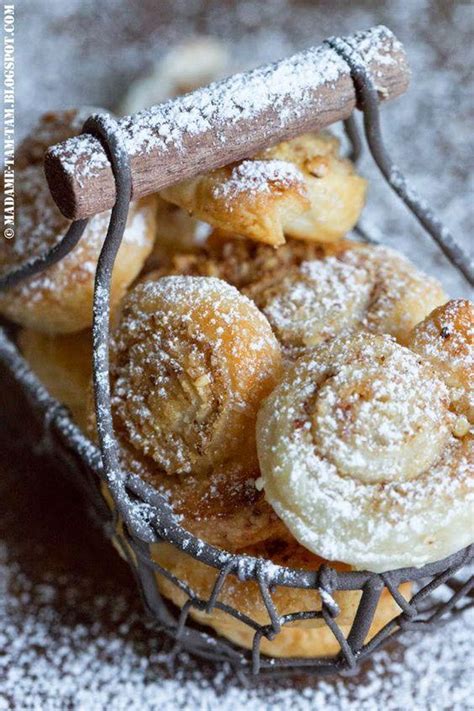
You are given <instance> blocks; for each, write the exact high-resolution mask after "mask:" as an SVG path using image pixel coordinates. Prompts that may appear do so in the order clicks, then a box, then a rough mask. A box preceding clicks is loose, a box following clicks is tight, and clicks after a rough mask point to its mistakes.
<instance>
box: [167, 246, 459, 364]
mask: <svg viewBox="0 0 474 711" xmlns="http://www.w3.org/2000/svg"><path fill="white" fill-rule="evenodd" d="M167 271H170V272H174V273H180V272H181V273H189V274H206V275H213V276H218V277H220V278H222V279H225V280H226V281H228V282H230V283H231V284H234V285H235V286H236V287H237V288H239V289H240V290H241V291H242V292H243V293H244V294H246V295H247V296H249V297H250V298H251V299H252V300H253V301H254V302H255V303H256V304H257V306H258V307H259V308H260V310H261V311H263V313H264V314H265V316H266V317H267V319H268V320H269V322H270V324H271V326H272V328H273V331H274V333H275V335H276V336H277V338H278V340H279V341H280V343H281V345H282V347H283V350H284V354H285V356H286V357H288V358H290V359H294V358H295V357H297V356H299V355H301V354H302V353H304V352H305V351H306V350H308V348H312V347H313V346H315V345H317V344H319V343H321V342H323V341H326V340H328V339H329V338H333V337H334V336H336V335H338V334H339V333H341V332H342V331H344V332H352V331H357V330H369V331H372V332H376V333H389V334H390V335H393V336H395V337H396V338H397V340H398V341H400V342H401V343H405V342H406V340H407V338H408V337H409V333H410V331H411V329H412V328H413V327H414V326H415V325H416V324H417V323H418V322H419V321H420V320H421V319H423V318H424V317H425V316H426V315H427V314H429V313H430V312H431V311H432V309H434V308H435V307H436V306H438V305H439V304H442V303H444V302H445V301H446V299H447V296H446V294H445V293H444V291H443V289H442V287H441V285H440V284H439V283H438V282H437V281H436V280H435V279H433V278H431V277H428V276H427V275H426V274H424V273H423V272H421V271H419V270H418V269H417V268H416V267H415V266H414V265H413V264H411V263H410V262H409V261H408V260H407V259H406V258H405V257H403V256H402V255H401V254H399V253H397V252H396V251H395V250H392V249H389V248H387V247H379V246H373V245H365V244H361V243H360V242H354V241H350V240H341V241H339V242H337V243H335V244H326V245H316V244H314V243H307V242H299V241H296V240H289V241H288V242H287V243H286V244H285V245H283V246H282V247H280V248H278V249H276V250H275V249H272V248H271V247H268V246H265V245H255V244H253V243H252V242H251V241H249V240H243V239H241V240H237V239H223V238H222V236H219V235H215V234H214V235H212V236H211V237H210V238H209V241H208V244H206V245H205V247H204V248H203V249H201V250H200V252H198V253H195V254H187V255H175V257H173V259H172V260H171V262H170V263H169V264H168V265H165V266H164V267H163V270H162V273H166V272H167Z"/></svg>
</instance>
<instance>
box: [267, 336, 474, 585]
mask: <svg viewBox="0 0 474 711" xmlns="http://www.w3.org/2000/svg"><path fill="white" fill-rule="evenodd" d="M444 377H445V375H444V371H443V370H442V369H441V370H438V369H437V368H436V367H434V366H433V364H432V363H431V362H430V361H429V360H427V359H425V358H422V357H420V356H419V355H418V354H415V353H414V352H413V351H411V350H409V349H408V348H405V347H403V346H400V345H398V344H397V343H396V342H395V341H394V340H393V339H392V338H390V337H389V336H382V335H373V334H370V333H366V332H361V333H358V334H355V335H352V336H340V337H338V338H335V339H333V340H331V341H329V342H328V343H325V344H322V345H320V346H318V347H317V348H315V349H313V351H310V352H309V353H308V354H306V355H304V356H302V357H301V358H300V359H299V360H298V361H297V362H296V363H295V364H294V366H293V367H292V368H291V369H290V370H289V371H288V372H287V373H286V374H285V376H284V378H283V380H282V381H281V383H280V384H279V385H278V386H277V388H276V389H275V390H274V391H273V392H272V394H271V395H270V397H268V398H267V400H266V401H265V403H264V405H263V406H262V408H261V409H260V412H259V415H258V422H257V441H258V455H259V461H260V467H261V471H262V477H263V484H264V487H265V492H266V497H267V499H268V501H269V502H270V503H271V504H272V506H273V507H274V509H275V511H276V512H277V514H278V515H279V517H280V518H281V519H282V520H283V521H284V522H285V524H286V525H287V526H288V528H289V529H290V531H291V532H292V533H293V535H294V536H295V538H296V539H297V540H298V541H299V542H300V543H301V544H302V545H304V546H306V548H308V549H309V550H312V551H313V552H314V553H315V554H317V555H320V556H323V557H325V558H327V559H328V560H341V561H344V562H346V563H349V564H351V565H353V566H356V567H360V568H365V569H368V570H373V571H376V572H380V571H385V570H390V569H394V568H399V567H405V566H421V565H424V564H425V563H429V562H432V561H435V560H439V559H441V558H444V557H445V556H448V555H450V554H452V553H454V552H455V551H457V550H459V549H460V548H463V547H464V546H467V545H469V544H471V543H472V542H473V541H474V528H473V519H472V504H473V500H474V476H473V474H474V437H473V434H472V432H471V433H470V432H469V431H466V429H465V428H464V429H463V430H461V431H460V428H459V415H457V414H456V413H455V412H454V411H453V410H454V403H453V401H452V398H451V395H450V391H449V390H448V388H447V387H446V384H445V383H444Z"/></svg>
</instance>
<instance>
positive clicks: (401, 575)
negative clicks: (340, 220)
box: [0, 38, 474, 665]
mask: <svg viewBox="0 0 474 711" xmlns="http://www.w3.org/2000/svg"><path fill="white" fill-rule="evenodd" d="M327 42H328V44H329V45H330V46H331V47H332V48H333V49H334V50H335V51H336V52H337V53H338V54H340V55H341V56H342V57H343V58H344V59H345V60H346V61H347V62H348V64H349V66H350V68H351V73H352V75H353V79H354V82H355V85H356V91H357V96H358V104H359V106H360V108H361V109H362V111H363V113H364V126H365V133H366V137H367V141H368V144H369V147H370V150H371V152H372V155H373V157H374V160H375V162H376V163H377V165H378V166H379V168H380V169H381V171H382V174H383V175H384V177H385V179H386V180H387V181H388V182H389V184H390V185H391V186H392V187H393V188H394V190H395V191H396V192H397V194H398V195H399V196H400V197H401V198H402V199H403V200H404V202H405V203H406V204H407V205H408V206H409V208H410V209H411V211H412V212H413V213H414V214H415V216H416V217H417V218H418V220H419V221H420V223H421V224H422V226H423V227H424V228H425V230H426V231H428V233H429V234H430V235H431V236H432V237H433V239H434V240H435V241H436V242H438V244H439V245H440V246H441V248H442V249H443V251H444V252H445V254H446V256H447V257H448V259H449V260H450V261H451V262H452V263H453V265H454V266H455V267H456V268H457V269H458V270H460V271H461V272H462V273H463V274H464V275H465V276H466V278H467V279H468V281H470V283H472V268H471V267H470V265H469V260H468V259H467V257H466V255H465V254H464V253H463V251H462V250H461V249H460V248H459V247H458V246H457V245H455V243H454V242H453V240H452V238H450V237H449V235H448V233H447V232H446V231H445V230H444V228H442V226H441V223H439V221H438V220H437V219H436V218H434V216H433V214H432V213H431V211H430V210H429V208H428V207H427V206H426V204H425V203H424V202H423V201H420V200H419V199H418V198H417V199H414V197H413V192H412V191H411V190H409V189H408V188H407V186H406V181H405V180H404V178H403V176H401V174H400V173H399V171H398V169H397V171H396V172H394V166H393V163H392V161H391V160H390V159H389V158H388V156H387V154H386V151H385V149H384V147H383V142H382V137H381V133H380V125H379V114H378V104H377V93H376V90H375V88H374V86H373V83H372V80H371V79H370V77H369V76H368V75H367V73H366V69H365V67H364V65H363V63H362V62H361V60H360V58H359V57H358V55H357V54H356V53H355V51H354V50H353V49H352V48H351V47H350V46H349V45H347V43H344V42H343V41H342V40H340V39H338V38H333V39H330V40H328V41H327ZM346 127H347V128H348V133H349V137H350V138H352V139H353V147H354V153H355V156H354V157H357V153H358V152H359V151H360V142H359V144H357V142H356V140H355V136H356V132H355V129H356V124H355V121H353V120H349V122H348V123H347V122H346ZM83 131H85V132H88V133H91V134H93V135H94V136H96V137H97V138H98V140H100V141H101V143H102V145H103V146H104V148H105V150H106V152H107V154H108V156H109V160H110V162H111V165H112V170H113V173H114V178H115V181H116V194H117V199H116V203H115V206H114V208H113V209H112V213H111V218H110V223H109V227H108V231H107V235H106V238H105V241H104V245H103V248H102V250H101V254H100V257H99V261H98V265H97V271H96V277H95V288H94V315H93V344H94V349H93V351H94V356H93V357H94V363H93V365H94V367H93V371H94V395H95V403H96V416H97V427H98V435H99V444H100V458H101V465H100V467H97V463H96V470H97V471H98V473H99V474H100V475H101V477H102V479H103V480H105V482H106V483H107V486H108V487H109V489H110V491H111V493H112V496H113V499H114V502H115V505H116V512H115V523H117V522H118V521H119V519H122V520H123V521H124V522H125V524H126V529H125V532H124V540H125V543H126V544H125V545H122V550H123V552H124V554H125V555H126V557H127V558H128V560H129V562H130V563H131V564H132V566H134V565H135V563H136V566H137V567H138V569H139V573H140V575H141V574H142V573H143V571H144V568H143V566H145V568H147V569H148V571H150V569H151V570H154V569H159V568H160V566H158V565H157V564H156V563H154V562H153V560H152V559H151V554H150V550H149V545H150V544H152V543H157V542H160V541H164V542H169V543H171V544H173V545H174V546H176V547H177V548H179V549H180V550H181V551H183V552H185V553H186V554H188V555H190V556H191V557H193V558H195V559H196V560H199V561H200V562H202V563H205V564H206V565H209V566H211V567H214V568H216V569H218V570H219V571H221V572H223V575H227V574H228V573H230V574H234V575H237V576H238V578H239V579H240V580H243V581H245V580H254V581H257V582H258V583H259V585H260V587H261V591H262V597H263V599H264V602H265V604H267V603H268V604H267V609H268V612H269V616H270V619H271V623H272V625H271V627H272V629H271V630H270V631H269V630H267V631H265V630H264V629H259V630H256V633H255V640H256V641H255V645H256V646H255V648H257V647H258V640H259V639H260V638H261V636H262V635H263V636H266V637H268V638H270V636H271V634H274V633H276V632H277V631H278V629H279V627H280V623H281V622H282V620H281V619H280V618H278V619H277V617H276V612H275V610H274V608H273V607H272V605H271V597H270V601H269V600H268V597H266V591H267V590H268V586H269V585H281V586H286V587H297V588H315V587H316V588H319V589H320V590H322V591H324V592H325V593H327V595H329V598H330V599H329V602H328V603H327V604H325V605H324V606H323V610H322V612H321V613H317V614H316V613H312V617H315V616H318V615H319V616H323V617H324V619H325V622H326V624H327V625H328V626H329V627H330V628H331V629H332V630H333V632H334V636H335V637H336V638H337V639H338V641H340V643H341V647H342V648H343V649H342V651H343V652H344V653H345V656H346V658H347V659H348V660H349V662H350V665H352V662H351V659H352V661H353V653H352V647H351V648H347V649H346V648H344V644H345V642H344V640H342V639H339V636H340V635H339V633H340V631H338V628H337V625H336V626H335V629H334V627H333V626H332V624H333V623H332V622H331V620H332V618H333V617H334V616H336V615H337V605H336V604H335V603H334V601H332V602H333V603H334V605H331V604H330V602H331V595H332V593H333V592H334V591H335V590H360V589H363V590H364V591H365V592H364V595H365V596H366V597H365V603H364V604H363V605H361V610H360V611H359V612H358V614H357V618H356V620H355V622H354V625H353V629H352V630H351V633H350V636H349V638H348V641H349V640H350V642H351V644H353V646H354V647H355V648H357V647H361V645H362V644H363V640H364V639H365V636H366V632H367V630H368V627H367V624H366V623H367V620H368V621H369V624H370V621H371V619H372V617H373V612H374V610H375V607H376V604H377V601H378V598H379V595H380V591H381V589H382V588H383V587H384V586H387V587H390V589H391V590H396V588H397V587H398V585H399V584H400V583H402V582H404V581H414V580H419V579H421V578H426V577H430V576H433V575H436V574H438V573H442V574H444V573H448V572H449V574H450V575H451V574H453V573H455V572H456V571H457V570H459V569H460V568H461V567H462V566H463V565H465V564H466V563H467V562H468V561H469V560H471V559H472V558H473V556H474V546H470V547H468V548H466V549H464V550H462V551H458V552H457V553H455V554H453V555H452V556H449V557H448V558H446V559H444V560H442V561H436V562H433V563H429V564H427V565H425V566H423V567H421V568H413V567H409V568H403V569H398V570H394V571H388V572H386V573H383V574H380V573H373V572H368V571H350V572H338V571H336V570H335V569H334V568H332V567H331V566H330V565H323V566H321V567H320V568H319V570H317V571H302V570H297V569H291V568H286V567H282V566H274V565H273V564H272V572H271V576H270V574H269V573H268V570H267V569H266V567H265V563H266V561H265V560H262V559H261V558H254V557H251V556H243V555H237V554H232V553H228V552H226V551H222V550H220V549H217V548H215V547H213V546H211V545H209V544H207V543H206V542H204V541H201V540H200V539H198V538H196V537H195V536H193V535H192V534H190V533H189V532H187V531H186V530H185V529H183V528H182V527H181V526H180V525H179V522H177V520H176V518H175V516H174V514H173V511H172V509H171V507H170V505H169V504H168V503H167V502H166V500H165V499H164V497H163V496H162V495H161V494H159V493H158V492H157V491H155V490H154V489H153V488H152V487H151V486H150V485H148V484H146V483H145V482H143V481H142V480H141V479H140V478H139V477H137V476H134V475H131V474H129V473H126V472H124V471H123V470H122V468H121V466H120V456H119V447H118V444H117V441H116V438H115V433H114V428H113V420H112V412H111V402H110V382H109V353H108V343H109V320H110V319H109V315H110V314H109V311H110V307H109V294H110V278H111V274H112V269H113V265H114V262H115V257H116V254H117V251H118V248H119V246H120V243H121V240H122V236H123V232H124V228H125V223H126V219H127V214H128V208H129V203H130V196H131V174H130V166H129V162H128V160H129V159H128V155H127V151H126V150H125V147H124V141H123V136H122V135H121V133H120V129H119V127H118V125H117V122H116V121H115V120H114V119H113V118H112V117H111V116H109V115H107V114H98V115H93V116H91V117H90V118H89V119H88V120H87V121H86V123H85V125H84V128H83ZM392 173H393V174H392ZM394 176H395V177H394ZM85 222H86V221H81V223H79V222H78V223H73V224H72V225H71V227H70V229H69V230H68V233H67V234H66V236H65V238H64V239H63V241H62V242H61V245H60V246H59V245H58V247H56V248H53V250H51V251H50V252H49V253H48V254H47V255H44V256H42V257H41V264H40V261H39V260H37V263H36V266H35V267H34V268H33V267H31V265H30V267H29V270H30V271H28V270H27V269H26V265H25V269H24V271H23V272H22V273H20V274H18V271H17V273H16V276H14V275H13V276H12V275H7V276H6V277H3V280H2V281H0V288H2V287H3V288H7V286H8V287H11V286H12V285H13V284H16V283H19V282H20V281H21V280H23V279H24V278H27V276H31V275H32V273H37V272H39V271H41V270H42V269H44V268H47V267H48V266H51V265H52V264H54V263H56V262H57V261H58V259H60V258H61V257H58V253H59V252H60V253H61V255H62V256H64V255H65V254H66V253H67V252H68V251H70V250H71V249H72V248H73V247H74V246H75V244H77V241H78V239H79V238H80V236H81V234H82V232H81V229H82V231H83V229H84V227H85V224H82V223H85ZM79 233H80V234H79ZM71 234H72V235H73V237H71ZM32 270H33V271H32ZM34 270H36V271H34ZM8 279H10V281H8ZM7 282H8V283H7ZM129 548H130V549H131V550H132V551H133V554H134V556H135V560H133V559H132V557H131V556H130V551H129ZM160 572H163V571H162V569H161V570H160ZM142 584H143V585H144V586H145V583H144V582H143V581H142ZM148 584H149V583H148ZM428 588H429V586H427V588H425V589H424V590H427V589H428ZM216 589H217V588H216ZM148 592H150V591H148ZM366 593H367V594H366ZM392 594H394V593H393V592H392ZM395 595H396V592H395ZM146 596H147V595H146V593H145V597H146ZM425 596H426V595H425ZM400 603H401V604H402V605H403V602H402V600H400ZM207 604H208V609H210V608H212V607H213V606H220V607H222V605H220V604H219V603H217V594H216V595H214V599H213V600H210V601H208V603H207ZM410 605H411V608H410V609H414V610H415V611H416V606H415V605H414V604H413V605H412V603H410ZM194 606H195V605H194ZM190 607H191V603H190V605H189V607H186V609H184V611H183V615H182V626H184V622H185V620H186V615H187V613H188V611H189V608H190ZM295 614H298V613H295ZM300 614H303V613H300ZM293 617H294V616H293ZM364 617H365V618H366V619H365V621H364ZM369 618H370V619H369ZM180 619H181V618H180ZM243 621H246V620H243ZM285 621H287V620H283V623H284V622H285ZM247 624H249V623H248V621H247ZM351 636H352V638H351ZM346 647H347V644H346ZM351 655H352V656H351Z"/></svg>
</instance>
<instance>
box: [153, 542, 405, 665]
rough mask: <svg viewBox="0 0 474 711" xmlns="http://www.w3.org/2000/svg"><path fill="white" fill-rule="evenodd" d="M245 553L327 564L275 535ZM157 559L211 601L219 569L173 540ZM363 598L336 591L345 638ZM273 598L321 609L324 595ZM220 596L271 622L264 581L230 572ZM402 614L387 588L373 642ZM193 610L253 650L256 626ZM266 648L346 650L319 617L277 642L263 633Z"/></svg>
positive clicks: (179, 599)
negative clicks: (264, 598)
mask: <svg viewBox="0 0 474 711" xmlns="http://www.w3.org/2000/svg"><path fill="white" fill-rule="evenodd" d="M239 553H242V554H247V555H252V556H256V557H263V558H265V559H269V560H271V561H272V562H273V563H275V564H277V565H284V566H291V567H294V568H301V569H304V570H317V569H318V568H319V566H320V565H321V564H322V563H324V561H323V560H322V559H321V558H318V557H317V556H315V555H312V554H311V553H310V552H309V551H307V550H305V549H304V548H303V547H302V546H299V545H298V544H297V543H296V542H295V541H291V540H290V541H282V540H278V539H274V540H271V541H267V542H265V543H263V544H260V545H257V546H253V547H251V546H247V547H246V548H245V549H243V550H241V551H239ZM153 558H154V560H155V561H156V562H157V563H159V564H160V565H161V566H162V567H164V568H165V569H166V570H168V571H170V572H171V573H173V574H174V575H176V576H177V577H179V578H180V579H182V580H184V581H186V582H187V583H188V585H189V586H190V587H191V588H192V590H193V592H194V593H195V594H196V595H198V596H199V597H200V598H201V599H203V600H208V599H209V596H210V593H211V591H212V589H213V586H214V583H215V581H216V576H217V572H218V571H216V570H215V569H214V568H210V567H209V566H207V565H204V564H203V563H199V562H198V561H196V560H194V559H192V558H190V557H189V556H187V555H185V554H184V553H182V552H181V551H178V550H177V549H176V548H174V547H173V546H170V545H169V544H159V545H155V546H154V547H153ZM334 567H336V568H338V569H345V568H346V569H347V566H343V565H342V564H335V566H334ZM156 578H157V582H158V586H159V588H160V591H161V592H162V594H163V595H165V597H167V598H169V599H170V600H172V601H173V602H174V603H175V604H176V605H178V606H179V607H182V606H183V604H184V603H185V602H186V600H187V596H186V594H185V593H184V592H183V591H182V590H181V589H179V588H177V587H176V586H175V585H173V583H171V582H170V581H169V580H168V579H167V578H165V577H164V576H162V575H160V574H159V573H157V575H156ZM400 592H401V593H402V595H403V596H404V597H405V598H407V599H408V598H409V597H410V585H409V584H404V585H402V586H401V588H400ZM360 596H361V593H360V591H339V592H335V593H334V594H333V598H334V600H335V601H336V602H337V604H338V606H339V608H340V614H339V615H338V616H337V618H336V622H337V624H338V625H339V627H340V628H341V630H342V632H343V633H344V635H345V636H347V634H348V632H349V630H350V626H351V624H352V622H353V620H354V615H355V612H356V610H357V605H358V603H359V600H360ZM272 599H273V602H274V604H275V607H276V610H277V613H278V614H279V615H285V614H288V613H290V612H297V611H298V612H300V611H316V610H320V609H321V596H320V593H319V592H318V591H317V590H299V589H294V588H288V587H277V588H276V589H275V592H274V593H273V594H272ZM218 600H219V602H221V603H224V604H227V605H231V606H232V607H234V608H236V609H237V610H239V611H240V612H242V613H243V614H245V615H247V616H248V617H250V618H251V619H252V620H254V621H256V622H258V623H259V624H269V623H270V619H269V616H268V613H267V610H266V608H265V606H264V604H263V602H262V599H261V595H260V592H259V587H258V584H257V583H255V582H253V581H248V582H242V581H239V580H237V579H236V578H235V577H233V576H228V578H227V580H226V582H225V583H224V586H223V588H222V590H221V593H220V594H219V597H218ZM399 613H400V609H399V607H398V606H397V604H396V603H395V601H394V600H393V598H392V596H391V595H390V594H389V592H388V591H387V590H384V591H383V592H382V595H381V598H380V602H379V604H378V607H377V610H376V613H375V617H374V622H373V624H372V626H371V628H370V631H369V634H368V636H367V640H369V639H371V638H372V637H373V636H374V635H375V634H376V633H377V632H378V631H379V630H380V629H381V628H382V627H383V626H384V625H385V624H387V622H389V621H390V620H391V619H393V618H394V617H396V616H397V615H398V614H399ZM190 614H191V617H192V618H194V619H195V620H196V621H198V622H200V623H201V624H203V625H208V626H210V627H212V628H213V629H214V630H215V631H216V632H217V633H218V634H219V635H221V636H222V637H225V638H227V639H229V640H230V641H232V642H234V643H235V644H238V645H240V646H241V647H244V648H247V649H251V648H252V642H253V635H254V632H253V630H252V628H250V627H248V626H246V625H245V624H244V623H242V622H240V621H238V620H236V619H235V618H234V617H231V616H230V615H228V614H227V613H226V612H224V611H223V610H221V609H219V608H214V609H213V610H212V612H211V613H210V614H207V613H205V612H202V611H199V610H196V609H194V608H192V609H191V611H190ZM260 648H261V651H262V653H263V654H267V655H271V656H275V657H320V656H326V655H328V656H330V655H335V654H337V653H338V652H339V651H340V647H339V644H338V642H337V641H336V639H335V637H334V636H333V634H332V632H331V631H330V630H329V629H328V628H327V627H326V626H325V623H324V622H323V621H322V620H321V619H318V618H316V619H312V620H305V621H297V622H293V623H291V624H290V625H288V626H284V627H282V630H281V632H280V633H279V634H278V635H277V636H276V638H275V639H274V640H272V641H269V640H268V639H266V638H265V637H262V640H261V645H260Z"/></svg>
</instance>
